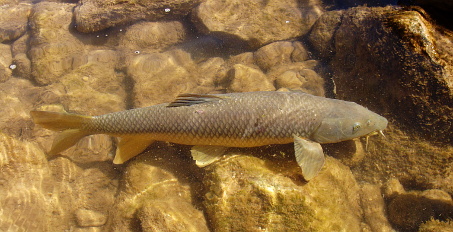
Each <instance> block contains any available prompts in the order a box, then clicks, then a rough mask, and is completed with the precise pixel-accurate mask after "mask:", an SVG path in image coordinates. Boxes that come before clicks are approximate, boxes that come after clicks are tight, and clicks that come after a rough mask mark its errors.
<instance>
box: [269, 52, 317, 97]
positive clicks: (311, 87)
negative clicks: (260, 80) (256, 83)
mask: <svg viewBox="0 0 453 232" xmlns="http://www.w3.org/2000/svg"><path fill="white" fill-rule="evenodd" d="M314 65H316V62H313V60H309V61H305V62H295V63H290V64H286V65H276V66H274V67H272V68H271V70H270V71H269V72H268V76H269V77H270V78H271V79H272V80H275V85H276V87H277V88H287V89H291V90H302V91H304V92H306V93H310V94H313V95H316V96H324V94H325V90H324V79H323V78H322V77H321V76H319V75H318V74H317V73H316V72H315V71H313V69H314Z"/></svg>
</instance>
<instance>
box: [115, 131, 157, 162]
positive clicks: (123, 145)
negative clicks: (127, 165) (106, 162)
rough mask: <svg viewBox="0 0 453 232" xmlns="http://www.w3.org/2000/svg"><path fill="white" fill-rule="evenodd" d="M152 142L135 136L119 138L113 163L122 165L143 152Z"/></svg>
mask: <svg viewBox="0 0 453 232" xmlns="http://www.w3.org/2000/svg"><path fill="white" fill-rule="evenodd" d="M153 142H154V141H153V140H144V139H142V138H139V137H137V136H127V137H121V139H120V142H119V143H118V147H117V148H116V155H115V158H114V159H113V163H114V164H122V163H124V162H126V161H128V160H129V159H131V158H132V157H134V156H136V155H138V154H140V153H141V152H142V151H144V150H145V149H146V148H147V147H148V146H149V145H150V144H151V143H153Z"/></svg>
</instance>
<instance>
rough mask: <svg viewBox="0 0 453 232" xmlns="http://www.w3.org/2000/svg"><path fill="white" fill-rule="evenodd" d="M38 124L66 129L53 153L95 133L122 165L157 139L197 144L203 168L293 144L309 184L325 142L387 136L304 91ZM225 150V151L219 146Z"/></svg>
mask: <svg viewBox="0 0 453 232" xmlns="http://www.w3.org/2000/svg"><path fill="white" fill-rule="evenodd" d="M31 115H32V116H33V118H34V121H35V123H37V124H41V125H42V126H44V127H46V128H48V129H52V130H58V131H62V133H60V134H59V135H58V136H57V137H56V138H55V141H54V144H53V145H52V149H51V151H50V152H49V153H50V154H56V153H59V152H62V151H64V150H65V149H67V148H69V147H71V146H73V145H75V143H76V142H77V141H78V140H79V139H81V138H82V137H84V136H86V135H90V134H108V135H112V136H116V137H120V138H121V139H120V142H119V144H118V147H117V152H116V156H115V159H114V163H118V164H120V163H123V162H125V161H127V160H128V159H130V158H132V157H133V156H135V155H137V154H139V153H140V152H142V151H143V150H144V149H145V148H146V147H147V146H148V145H149V144H151V143H152V142H153V141H155V140H158V141H167V142H173V143H179V144H187V145H195V146H194V147H193V148H192V150H191V153H192V156H193V157H194V159H195V160H196V163H197V165H199V166H200V167H203V166H206V165H209V164H210V163H212V162H215V160H217V159H218V158H219V157H220V156H221V155H222V154H223V152H224V151H225V149H224V147H255V146H262V145H268V144H284V143H291V142H294V146H295V148H294V149H295V156H296V160H297V162H298V164H299V165H300V167H301V169H302V173H303V175H304V178H305V179H306V180H309V179H311V178H313V177H314V176H315V175H316V174H317V173H318V172H319V170H320V169H321V167H322V165H323V163H324V154H323V151H322V147H321V146H320V143H335V142H340V141H344V140H349V139H353V138H357V137H360V136H367V135H369V134H372V133H373V132H376V131H379V132H380V131H382V130H383V129H385V128H386V126H387V120H386V119H385V118H383V117H381V116H379V115H378V114H376V113H374V112H371V111H369V110H368V109H366V108H364V107H362V106H360V105H358V104H356V103H353V102H347V101H341V100H336V99H328V98H323V97H318V96H313V95H310V94H306V93H302V92H250V93H230V94H212V95H203V94H183V95H180V96H179V97H178V98H177V99H176V100H175V101H173V102H171V103H165V104H159V105H154V106H149V107H145V108H138V109H132V110H127V111H122V112H115V113H110V114H105V115H100V116H94V117H90V116H83V115H73V114H66V113H55V112H45V111H32V112H31ZM221 147H223V148H221Z"/></svg>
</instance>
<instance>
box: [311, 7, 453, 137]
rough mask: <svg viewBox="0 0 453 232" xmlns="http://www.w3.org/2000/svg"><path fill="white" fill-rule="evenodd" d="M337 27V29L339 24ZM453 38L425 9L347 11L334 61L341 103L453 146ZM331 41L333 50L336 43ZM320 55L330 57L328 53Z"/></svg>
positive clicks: (340, 27)
mask: <svg viewBox="0 0 453 232" xmlns="http://www.w3.org/2000/svg"><path fill="white" fill-rule="evenodd" d="M334 18H335V17H334ZM327 21H328V22H330V21H329V20H327ZM332 23H333V24H334V25H332V26H331V28H336V27H335V25H337V24H338V21H337V20H334V21H332ZM314 33H315V34H320V33H319V32H318V33H317V32H316V30H314ZM321 34H322V33H321ZM328 34H329V35H330V34H331V33H328ZM328 37H329V36H327V37H326V38H328ZM451 38H453V34H452V33H450V32H448V31H447V30H439V28H436V27H435V26H434V25H433V24H432V23H431V22H430V21H429V19H428V18H427V17H426V15H425V13H424V12H423V10H421V9H418V10H410V11H407V10H403V9H395V8H393V7H386V8H365V7H358V8H352V9H350V10H347V11H345V12H344V14H343V16H342V20H341V23H340V25H339V26H338V29H336V30H335V32H334V41H335V44H334V54H335V55H334V56H332V59H331V61H330V68H331V70H332V76H333V77H334V82H335V86H336V91H337V96H338V98H341V99H346V100H351V101H354V102H357V103H359V104H362V105H365V106H369V107H370V108H371V109H373V110H377V112H380V113H382V112H387V113H389V115H391V116H392V117H393V118H395V119H396V120H397V121H398V122H399V123H401V124H403V125H405V126H406V129H408V130H411V131H412V132H414V133H416V134H420V135H422V136H423V137H425V138H427V139H429V140H435V141H440V142H443V143H447V144H451V143H452V142H453V140H452V138H453V127H452V125H453V118H452V117H449V115H453V79H452V73H453V72H452V71H453V58H452V57H453V55H452V49H451V48H452V47H453V42H452V41H453V40H452V39H451ZM325 41H326V42H327V43H326V44H325V46H327V47H329V46H330V45H329V43H331V40H328V39H326V40H325ZM320 46H321V44H320ZM320 46H317V47H320ZM320 52H321V53H323V54H322V56H323V57H329V56H330V55H329V54H327V53H328V52H329V51H328V50H327V51H322V50H320ZM370 93H374V94H370Z"/></svg>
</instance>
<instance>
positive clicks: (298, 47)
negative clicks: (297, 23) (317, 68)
mask: <svg viewBox="0 0 453 232" xmlns="http://www.w3.org/2000/svg"><path fill="white" fill-rule="evenodd" d="M293 47H294V51H293V53H292V54H291V60H292V61H293V62H303V61H306V60H308V59H310V53H309V52H308V50H307V49H306V48H305V45H304V44H303V43H302V42H299V41H294V42H293Z"/></svg>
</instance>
